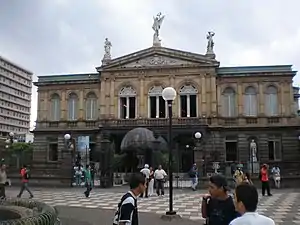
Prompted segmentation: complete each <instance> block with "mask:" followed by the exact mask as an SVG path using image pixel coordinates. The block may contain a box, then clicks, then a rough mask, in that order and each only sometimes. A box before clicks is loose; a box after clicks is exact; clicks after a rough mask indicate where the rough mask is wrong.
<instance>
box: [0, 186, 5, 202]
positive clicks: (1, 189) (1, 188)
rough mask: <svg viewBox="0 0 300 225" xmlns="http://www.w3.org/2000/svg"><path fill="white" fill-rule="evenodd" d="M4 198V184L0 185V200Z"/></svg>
mask: <svg viewBox="0 0 300 225" xmlns="http://www.w3.org/2000/svg"><path fill="white" fill-rule="evenodd" d="M5 197H6V196H5V184H0V199H2V198H5Z"/></svg>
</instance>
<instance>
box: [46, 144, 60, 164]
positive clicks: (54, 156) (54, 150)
mask: <svg viewBox="0 0 300 225" xmlns="http://www.w3.org/2000/svg"><path fill="white" fill-rule="evenodd" d="M48 148H49V149H48V160H49V161H53V162H56V161H58V144H57V143H50V144H49V147H48Z"/></svg>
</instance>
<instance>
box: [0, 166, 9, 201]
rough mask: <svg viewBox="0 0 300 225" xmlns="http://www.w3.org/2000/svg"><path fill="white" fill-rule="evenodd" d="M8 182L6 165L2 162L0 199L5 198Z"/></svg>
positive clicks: (0, 169) (0, 168)
mask: <svg viewBox="0 0 300 225" xmlns="http://www.w3.org/2000/svg"><path fill="white" fill-rule="evenodd" d="M6 184H7V175H6V166H5V164H1V167H0V199H5V198H6V195H5V186H6Z"/></svg>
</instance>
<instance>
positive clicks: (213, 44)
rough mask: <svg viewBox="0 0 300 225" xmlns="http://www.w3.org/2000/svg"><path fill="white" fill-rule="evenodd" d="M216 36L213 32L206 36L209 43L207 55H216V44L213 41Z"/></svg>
mask: <svg viewBox="0 0 300 225" xmlns="http://www.w3.org/2000/svg"><path fill="white" fill-rule="evenodd" d="M214 36H215V33H214V32H212V31H209V32H208V34H207V35H206V39H207V40H208V41H207V53H206V54H212V53H214V46H215V42H214V40H213V37H214Z"/></svg>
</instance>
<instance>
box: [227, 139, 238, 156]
mask: <svg viewBox="0 0 300 225" xmlns="http://www.w3.org/2000/svg"><path fill="white" fill-rule="evenodd" d="M225 151H226V154H225V160H226V161H238V151H237V141H234V140H232V141H226V142H225Z"/></svg>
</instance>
